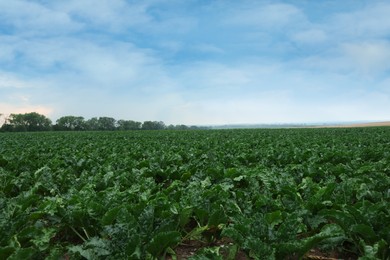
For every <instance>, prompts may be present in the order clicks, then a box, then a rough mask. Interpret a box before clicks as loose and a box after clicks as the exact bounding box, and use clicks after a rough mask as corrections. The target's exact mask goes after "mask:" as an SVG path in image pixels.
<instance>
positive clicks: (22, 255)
mask: <svg viewBox="0 0 390 260" xmlns="http://www.w3.org/2000/svg"><path fill="white" fill-rule="evenodd" d="M35 253H36V251H35V249H33V248H31V247H29V248H19V249H17V250H16V251H15V252H14V253H13V254H12V255H10V256H9V257H8V259H7V260H20V259H33V258H34V255H35Z"/></svg>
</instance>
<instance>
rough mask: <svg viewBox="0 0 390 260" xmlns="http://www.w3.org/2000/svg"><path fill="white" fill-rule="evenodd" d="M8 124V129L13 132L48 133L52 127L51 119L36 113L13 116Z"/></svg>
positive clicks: (8, 120)
mask: <svg viewBox="0 0 390 260" xmlns="http://www.w3.org/2000/svg"><path fill="white" fill-rule="evenodd" d="M7 124H8V125H9V126H7V128H8V129H11V128H12V130H13V131H48V130H51V126H52V125H51V120H50V119H49V118H47V117H45V116H44V115H41V114H38V113H36V112H31V113H26V114H11V115H10V116H9V118H8V119H7Z"/></svg>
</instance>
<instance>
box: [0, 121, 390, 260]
mask: <svg viewBox="0 0 390 260" xmlns="http://www.w3.org/2000/svg"><path fill="white" fill-rule="evenodd" d="M389 147H390V129H389V128H386V127H385V128H362V129H269V130H218V131H217V130H207V131H151V132H149V131H142V132H137V131H135V132H66V133H65V132H54V133H53V132H52V133H3V134H0V185H1V187H2V190H0V234H1V236H0V259H7V258H8V259H21V258H26V259H27V258H32V259H45V258H46V259H59V258H63V259H68V258H71V259H75V258H76V259H77V258H86V259H154V258H168V257H170V258H171V259H175V258H178V259H180V258H187V257H189V258H191V259H204V258H211V259H235V258H239V257H247V258H253V259H298V258H310V257H311V256H312V255H313V254H317V255H327V256H329V257H338V258H350V259H357V258H359V257H360V259H387V258H389V257H390V251H389V244H390V207H388V205H389V202H390V188H389V187H390V148H389ZM313 257H314V256H313Z"/></svg>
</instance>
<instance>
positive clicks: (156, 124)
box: [142, 121, 165, 130]
mask: <svg viewBox="0 0 390 260" xmlns="http://www.w3.org/2000/svg"><path fill="white" fill-rule="evenodd" d="M142 129H143V130H162V129H165V124H164V122H162V121H145V122H144V123H143V124H142Z"/></svg>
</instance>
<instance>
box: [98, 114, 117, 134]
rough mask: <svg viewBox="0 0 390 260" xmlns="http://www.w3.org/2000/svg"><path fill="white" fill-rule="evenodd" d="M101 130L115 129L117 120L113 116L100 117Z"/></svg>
mask: <svg viewBox="0 0 390 260" xmlns="http://www.w3.org/2000/svg"><path fill="white" fill-rule="evenodd" d="M98 124H99V130H104V131H112V130H115V124H116V120H115V118H112V117H105V116H104V117H99V119H98Z"/></svg>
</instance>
